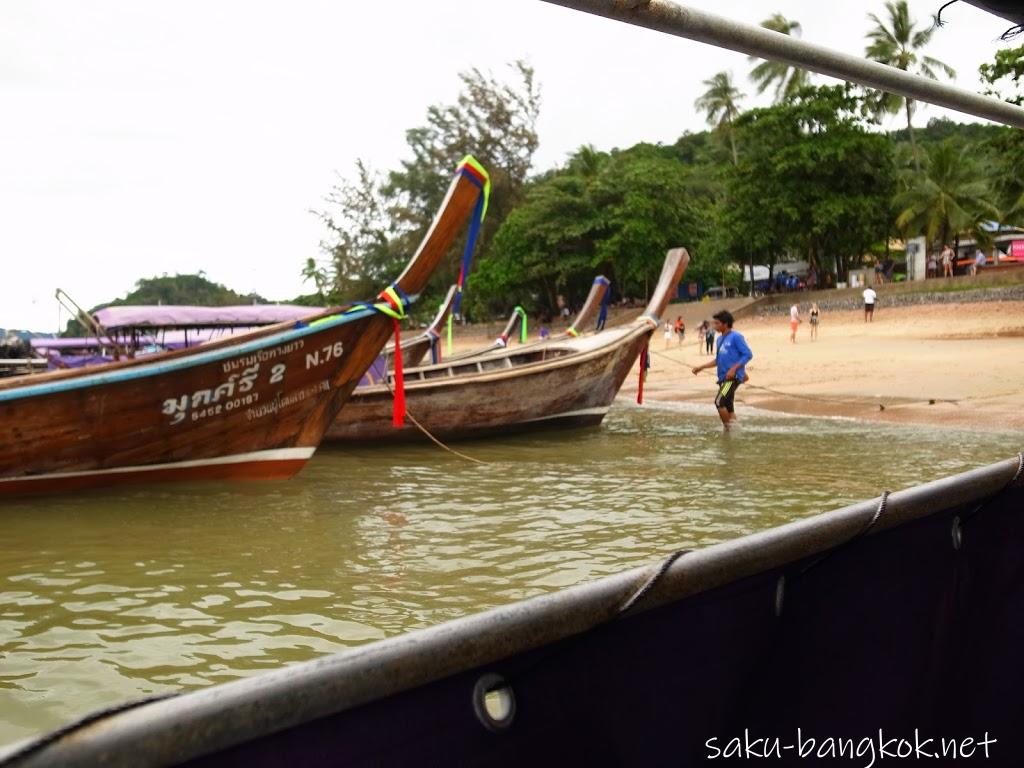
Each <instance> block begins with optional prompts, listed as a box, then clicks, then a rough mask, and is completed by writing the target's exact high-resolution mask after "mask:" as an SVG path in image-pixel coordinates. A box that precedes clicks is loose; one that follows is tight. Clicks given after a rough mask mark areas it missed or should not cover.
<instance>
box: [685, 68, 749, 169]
mask: <svg viewBox="0 0 1024 768" xmlns="http://www.w3.org/2000/svg"><path fill="white" fill-rule="evenodd" d="M704 85H706V86H707V87H708V89H707V90H706V91H704V93H703V94H702V95H701V96H700V97H698V98H697V100H696V101H694V102H693V106H694V108H695V109H699V110H702V111H704V112H706V113H707V118H708V125H713V126H715V129H716V130H718V131H720V132H722V133H723V134H725V135H727V136H728V138H729V146H730V147H731V148H732V162H733V165H736V164H738V163H739V155H737V154H736V139H735V137H734V136H733V134H732V124H733V121H734V120H735V119H736V117H737V116H738V115H739V113H740V110H739V107H738V106H737V103H738V102H739V100H740V99H742V98H743V97H744V96H745V95H746V94H743V93H740V91H739V89H738V88H736V86H734V85H733V84H732V73H730V72H719V73H718V74H716V75H714V76H713V77H711V78H710V79H709V80H705V81H704Z"/></svg>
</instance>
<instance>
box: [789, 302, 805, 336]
mask: <svg viewBox="0 0 1024 768" xmlns="http://www.w3.org/2000/svg"><path fill="white" fill-rule="evenodd" d="M802 322H803V321H802V320H801V319H800V305H799V304H794V305H793V306H792V307H790V308H789V340H790V341H791V342H792V343H794V344H796V329H797V328H799V327H800V323H802Z"/></svg>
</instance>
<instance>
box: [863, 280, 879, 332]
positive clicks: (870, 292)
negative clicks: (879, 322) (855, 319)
mask: <svg viewBox="0 0 1024 768" xmlns="http://www.w3.org/2000/svg"><path fill="white" fill-rule="evenodd" d="M877 298H878V294H877V293H875V289H874V288H872V287H871V286H870V285H869V286H868V287H867V288H865V289H864V322H865V323H872V322H874V319H875V300H876V299H877Z"/></svg>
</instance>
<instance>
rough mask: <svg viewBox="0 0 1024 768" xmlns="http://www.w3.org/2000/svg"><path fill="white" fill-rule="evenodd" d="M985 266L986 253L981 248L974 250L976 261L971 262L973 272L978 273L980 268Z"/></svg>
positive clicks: (973, 273)
mask: <svg viewBox="0 0 1024 768" xmlns="http://www.w3.org/2000/svg"><path fill="white" fill-rule="evenodd" d="M984 266H985V253H984V251H982V250H981V248H979V249H978V250H977V251H975V252H974V263H973V264H971V274H972V275H976V274H978V270H979V269H981V268H982V267H984Z"/></svg>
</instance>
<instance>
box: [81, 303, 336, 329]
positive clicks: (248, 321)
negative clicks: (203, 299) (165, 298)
mask: <svg viewBox="0 0 1024 768" xmlns="http://www.w3.org/2000/svg"><path fill="white" fill-rule="evenodd" d="M321 311H322V310H321V309H320V308H319V307H300V306H298V305H295V304H246V305H241V306H235V307H187V306H123V307H120V306H119V307H107V308H106V309H101V310H99V311H98V312H96V313H95V315H94V317H95V318H96V320H97V321H98V322H99V323H100V325H102V326H103V327H104V328H106V329H107V330H113V329H116V328H184V327H188V328H192V327H198V326H206V327H215V328H229V327H239V326H247V327H252V326H258V325H271V324H272V323H280V322H284V321H287V320H298V319H299V318H303V317H306V316H308V315H313V314H316V313H317V312H321Z"/></svg>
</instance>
